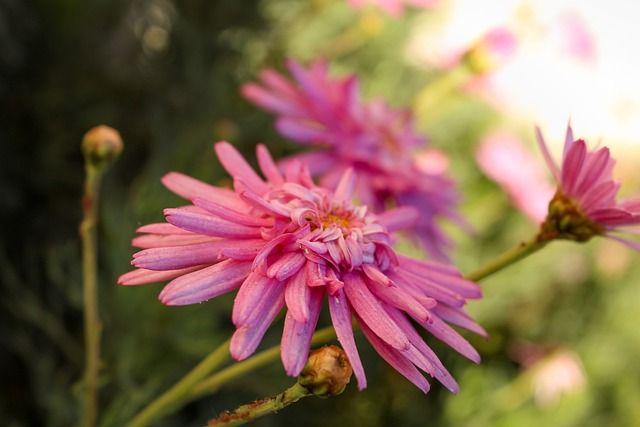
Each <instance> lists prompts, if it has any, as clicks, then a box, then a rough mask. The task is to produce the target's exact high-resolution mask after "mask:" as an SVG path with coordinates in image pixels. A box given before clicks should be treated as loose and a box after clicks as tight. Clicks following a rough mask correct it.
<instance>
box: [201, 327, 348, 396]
mask: <svg viewBox="0 0 640 427" xmlns="http://www.w3.org/2000/svg"><path fill="white" fill-rule="evenodd" d="M335 336H336V332H335V331H334V330H333V327H332V326H328V327H326V328H323V329H320V330H319V331H316V332H315V333H314V334H313V338H312V339H311V345H312V346H314V345H318V344H321V343H324V342H327V341H329V340H331V339H333V338H335ZM279 356H280V346H279V345H276V346H273V347H271V348H269V349H267V350H264V351H262V352H260V353H258V354H256V355H254V356H252V357H250V358H248V359H246V360H243V361H242V362H239V363H236V364H234V365H231V366H229V367H227V368H225V369H223V370H222V371H220V372H218V373H216V374H214V375H211V376H210V377H208V378H206V379H203V380H202V381H200V382H199V383H197V384H196V385H195V386H194V387H193V388H192V389H191V390H190V392H189V394H188V398H189V400H193V399H196V398H198V397H201V396H204V395H206V394H210V393H214V392H216V391H217V390H218V389H219V388H220V387H221V386H222V385H224V384H226V383H228V382H229V381H231V380H233V379H235V378H238V377H240V376H242V375H244V374H246V373H248V372H251V371H254V370H256V369H258V368H261V367H263V366H266V365H268V364H269V363H271V362H273V361H274V360H276V359H277V358H278V357H279Z"/></svg>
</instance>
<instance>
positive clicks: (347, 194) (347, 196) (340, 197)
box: [333, 168, 356, 202]
mask: <svg viewBox="0 0 640 427" xmlns="http://www.w3.org/2000/svg"><path fill="white" fill-rule="evenodd" d="M355 186H356V174H355V173H354V172H353V169H352V168H349V169H347V170H346V171H345V172H344V175H342V178H341V179H340V182H338V186H337V187H336V189H335V191H334V195H333V196H334V200H335V201H337V202H351V198H352V197H353V190H354V188H355Z"/></svg>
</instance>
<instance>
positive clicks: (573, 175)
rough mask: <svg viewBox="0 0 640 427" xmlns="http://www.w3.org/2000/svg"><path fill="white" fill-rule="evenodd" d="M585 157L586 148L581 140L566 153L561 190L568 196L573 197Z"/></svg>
mask: <svg viewBox="0 0 640 427" xmlns="http://www.w3.org/2000/svg"><path fill="white" fill-rule="evenodd" d="M586 156H587V146H586V144H585V143H584V141H582V140H578V141H576V142H575V144H573V146H572V147H571V149H570V150H569V151H568V152H567V156H566V158H565V159H564V162H563V164H562V179H561V181H560V182H561V183H562V189H563V190H564V191H565V192H566V193H567V194H569V195H572V196H573V195H575V194H576V192H575V190H576V188H575V187H576V184H577V183H578V178H579V176H580V173H581V172H582V166H583V165H584V161H585V159H586Z"/></svg>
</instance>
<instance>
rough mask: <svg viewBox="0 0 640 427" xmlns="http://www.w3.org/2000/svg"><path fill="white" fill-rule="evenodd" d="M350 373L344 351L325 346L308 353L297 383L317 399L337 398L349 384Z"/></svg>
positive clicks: (333, 346) (335, 347) (349, 366)
mask: <svg viewBox="0 0 640 427" xmlns="http://www.w3.org/2000/svg"><path fill="white" fill-rule="evenodd" d="M352 372H353V371H352V369H351V364H350V363H349V360H348V359H347V355H346V354H345V352H344V350H342V349H341V348H340V347H337V346H335V345H331V346H325V347H322V348H319V349H317V350H313V351H311V352H310V353H309V358H308V359H307V364H306V365H305V367H304V369H303V370H302V373H301V374H300V376H299V377H298V383H300V385H302V386H303V387H305V388H306V389H307V390H309V393H311V394H314V395H316V396H318V397H331V396H337V395H338V394H340V393H342V392H343V391H344V389H345V388H346V387H347V384H349V380H350V379H351V373H352Z"/></svg>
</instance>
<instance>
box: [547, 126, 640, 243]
mask: <svg viewBox="0 0 640 427" xmlns="http://www.w3.org/2000/svg"><path fill="white" fill-rule="evenodd" d="M537 138H538V143H539V145H540V148H541V150H542V153H543V155H544V158H545V161H546V163H547V166H548V167H549V169H550V170H551V173H552V174H553V176H554V178H555V180H556V182H557V184H558V192H557V193H556V197H559V196H566V197H568V198H569V199H570V200H571V201H572V202H573V203H574V204H575V205H576V207H577V208H578V209H579V211H580V213H581V214H582V215H584V216H585V217H586V219H588V220H589V221H590V222H591V223H592V224H593V227H594V228H597V229H598V230H599V231H600V234H604V235H606V236H607V237H610V238H612V239H615V240H617V241H619V242H621V243H624V244H625V245H627V246H630V247H631V248H634V249H636V250H640V243H638V242H635V241H633V240H628V239H627V238H623V237H620V236H618V235H616V234H617V233H635V234H638V233H639V232H640V229H639V228H638V226H639V225H640V198H633V199H626V200H621V201H618V200H616V196H617V193H618V190H619V189H620V183H619V182H617V181H615V180H614V179H613V167H614V164H615V160H614V159H612V158H611V156H610V154H609V149H608V148H607V147H601V148H598V149H594V150H589V149H588V148H587V144H586V143H585V141H584V140H582V139H578V140H574V137H573V131H572V129H571V126H570V125H569V126H568V127H567V133H566V138H565V143H564V150H563V154H562V165H561V166H560V167H559V166H558V165H557V164H556V162H555V161H554V160H553V158H552V157H551V154H550V152H549V149H548V147H547V144H546V143H545V141H544V138H543V137H542V133H541V132H540V130H539V129H537ZM612 233H616V234H612Z"/></svg>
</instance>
